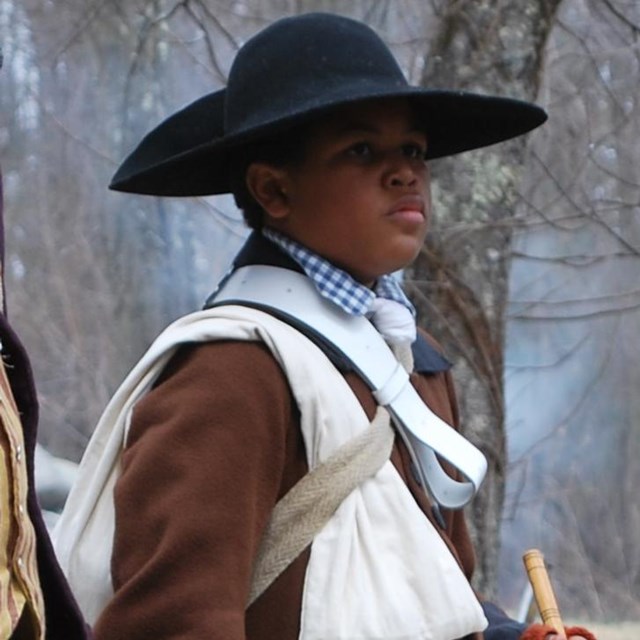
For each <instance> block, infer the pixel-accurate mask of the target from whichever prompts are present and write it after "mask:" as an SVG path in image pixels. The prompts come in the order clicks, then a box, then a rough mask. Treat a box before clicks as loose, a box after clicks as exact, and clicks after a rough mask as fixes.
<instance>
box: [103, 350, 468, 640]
mask: <svg viewBox="0 0 640 640" xmlns="http://www.w3.org/2000/svg"><path fill="white" fill-rule="evenodd" d="M347 381H348V382H349V384H350V386H351V387H352V389H353V391H354V393H355V394H356V396H357V397H358V399H359V400H360V402H361V404H362V405H363V407H364V409H365V411H366V412H367V415H368V416H369V417H370V418H372V417H373V415H374V412H375V401H374V399H373V397H372V395H371V393H370V392H369V391H368V389H367V388H366V386H365V385H364V383H363V382H362V381H361V380H360V379H359V378H357V377H356V376H355V375H353V374H347ZM412 382H413V384H414V386H415V387H416V388H417V390H418V392H419V394H420V395H421V396H422V398H423V399H424V400H425V401H426V402H427V404H428V405H429V406H430V407H431V409H432V410H433V411H435V412H436V413H437V414H438V415H439V416H440V417H441V418H443V419H444V420H445V421H447V422H449V423H450V424H454V425H455V424H457V421H458V415H457V409H456V402H455V398H454V393H453V387H452V382H451V377H450V374H449V373H448V372H442V373H436V374H431V375H418V374H413V375H412ZM392 460H393V463H394V464H395V466H396V467H397V468H398V470H399V472H400V474H401V476H402V477H403V479H404V480H405V482H406V483H407V485H408V486H409V489H410V490H411V492H412V494H413V495H414V496H415V498H416V500H417V501H418V503H419V504H420V506H421V508H422V509H423V511H424V512H425V514H426V515H427V517H429V518H430V519H432V517H431V510H430V506H429V505H428V503H427V500H426V499H425V497H424V494H423V492H422V490H421V488H420V487H419V486H418V485H417V484H416V482H415V480H414V476H413V474H412V473H411V470H410V462H409V457H408V453H407V451H406V449H405V448H404V446H403V444H402V443H401V442H400V440H399V439H397V440H396V445H395V448H394V451H393V455H392ZM306 472H307V464H306V459H305V452H304V446H303V441H302V436H301V432H300V428H299V415H298V410H297V407H296V405H295V403H294V400H293V398H292V396H291V392H290V390H289V387H288V384H287V380H286V378H285V377H284V374H283V373H282V371H281V369H280V367H279V365H278V364H277V363H276V361H275V360H274V359H273V357H272V356H271V354H270V353H269V352H268V350H267V348H266V347H264V345H262V344H260V343H237V342H230V341H226V342H217V343H207V344H201V345H191V346H188V347H185V348H183V349H182V350H181V351H180V352H179V354H178V355H177V356H176V357H174V359H173V361H172V362H171V363H170V365H169V367H168V368H167V370H166V371H165V373H164V374H163V376H162V378H161V380H160V381H159V383H158V384H157V385H156V387H155V388H154V390H152V391H151V392H150V393H149V394H148V395H147V396H146V397H145V398H144V399H143V400H142V401H141V402H140V403H139V405H138V406H137V408H136V409H135V411H134V416H133V421H132V427H131V432H130V437H129V442H128V447H127V449H126V451H125V453H124V456H123V469H122V476H121V478H120V480H119V482H118V485H117V487H116V493H115V500H116V527H117V529H116V537H115V544H114V555H113V562H112V573H113V581H114V588H115V596H114V598H113V599H112V601H111V602H110V604H109V605H108V606H107V608H106V610H105V611H104V612H103V614H102V616H101V617H100V619H99V620H98V622H97V625H96V628H95V635H96V638H97V640H120V639H122V640H131V639H133V638H135V639H136V640H142V639H143V638H145V639H146V638H149V639H151V638H153V639H154V640H157V639H159V638H163V639H169V638H171V639H178V638H180V639H184V640H187V639H188V640H274V639H276V638H277V639H278V640H297V638H298V632H299V618H300V603H301V596H302V585H303V579H304V574H305V568H306V565H307V561H308V550H307V551H305V552H304V553H303V554H302V555H301V556H300V557H298V559H297V560H296V561H295V562H294V563H293V564H292V565H291V566H290V567H289V568H288V569H287V570H286V571H285V572H284V573H283V574H282V575H281V576H280V577H279V578H278V579H277V581H276V582H275V583H274V584H273V585H272V586H271V587H270V588H269V589H268V590H267V591H266V592H265V593H264V594H263V595H262V596H261V597H260V598H259V599H258V600H257V601H256V602H255V603H254V604H253V606H252V607H251V608H250V609H249V610H248V611H246V612H245V602H246V599H247V594H248V590H249V583H250V579H251V568H252V562H253V558H254V556H255V553H256V550H257V548H258V544H259V542H260V537H261V534H262V531H263V530H264V527H265V524H266V523H267V521H268V518H269V515H270V512H271V510H272V508H273V506H274V505H275V503H276V502H277V500H278V499H279V498H281V497H282V496H283V495H284V494H285V493H286V492H287V491H288V490H289V489H290V488H291V487H292V486H293V485H294V484H295V483H296V482H297V481H298V480H299V479H300V478H301V477H302V476H303V475H304V474H305V473H306ZM444 517H445V520H446V524H447V528H446V532H442V535H443V537H444V539H445V540H446V541H447V543H448V544H449V546H450V547H451V549H452V551H453V552H454V554H455V555H456V557H457V558H458V559H459V560H460V563H461V565H462V567H463V569H464V572H465V573H466V575H467V576H471V573H472V572H473V564H474V557H473V550H472V546H471V542H470V539H469V536H468V532H467V528H466V525H465V520H464V515H463V513H462V512H461V511H456V512H445V513H444ZM432 521H433V520H432ZM436 527H437V525H436ZM478 637H480V636H478Z"/></svg>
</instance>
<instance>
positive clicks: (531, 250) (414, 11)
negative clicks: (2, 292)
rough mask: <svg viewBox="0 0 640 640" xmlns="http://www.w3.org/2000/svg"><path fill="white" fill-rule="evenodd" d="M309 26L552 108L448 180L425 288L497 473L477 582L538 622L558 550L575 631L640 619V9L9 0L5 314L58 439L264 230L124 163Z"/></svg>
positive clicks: (75, 443) (487, 0)
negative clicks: (142, 190) (339, 30)
mask: <svg viewBox="0 0 640 640" xmlns="http://www.w3.org/2000/svg"><path fill="white" fill-rule="evenodd" d="M310 10H329V11H334V12H337V13H342V14H345V15H350V16H354V17H357V18H359V19H362V20H363V21H365V22H367V23H368V24H370V25H371V26H373V27H374V28H376V29H377V30H378V31H379V32H380V34H381V35H382V36H383V37H384V39H385V40H386V41H387V42H388V43H389V45H390V46H391V47H392V48H393V50H394V52H395V53H396V55H397V56H398V58H399V59H400V60H401V61H402V64H403V66H404V68H405V70H406V72H407V74H408V75H409V77H410V78H411V80H412V81H413V82H415V83H422V84H424V85H425V86H430V87H456V88H460V89H466V90H473V91H481V92H495V93H500V94H505V95H510V96H513V97H519V98H524V99H532V100H536V101H538V102H539V103H540V104H541V105H543V106H544V107H545V108H546V109H547V110H548V111H549V114H550V120H549V122H548V124H547V125H545V127H543V128H542V129H540V130H538V131H537V132H535V133H533V134H532V135H530V136H528V137H527V138H526V139H522V140H517V141H514V142H511V143H508V144H504V145H500V146H498V147H495V148H490V149H487V150H483V151H479V152H473V153H470V154H467V155H464V156H461V157H459V158H454V159H449V160H442V161H437V162H434V163H433V173H434V180H435V186H434V198H435V209H436V216H435V218H436V219H435V221H434V226H433V231H432V233H431V236H430V238H429V240H428V242H427V244H426V245H425V248H424V251H423V253H422V255H421V256H420V258H419V259H418V260H417V262H416V263H415V265H414V266H413V268H412V269H411V270H409V271H408V272H407V274H406V280H407V288H408V291H409V293H410V295H411V296H412V298H413V300H414V301H415V303H416V304H417V306H418V307H419V310H420V314H421V319H422V320H421V321H422V322H423V324H424V325H425V326H428V327H429V329H430V330H431V331H432V332H433V333H435V334H436V336H437V337H438V338H439V340H440V341H441V342H442V343H443V344H444V345H445V347H446V349H447V352H448V354H449V356H450V358H451V359H452V360H453V361H454V363H455V370H454V371H455V375H456V377H457V382H458V390H459V398H460V402H461V407H462V415H463V419H464V424H465V429H466V432H467V434H468V436H469V437H470V438H472V439H473V440H474V441H476V442H477V443H478V444H479V445H480V446H481V447H482V448H483V450H484V451H485V453H486V454H487V456H488V458H489V460H490V474H489V478H488V480H487V482H486V483H485V486H484V489H483V491H482V494H481V496H480V497H479V499H478V500H477V501H476V503H475V504H474V505H473V507H471V508H470V511H469V516H470V520H471V522H472V524H473V532H474V536H475V537H476V540H477V544H478V549H479V571H478V576H477V578H476V581H477V586H478V587H479V588H480V589H481V590H483V591H485V592H487V593H493V594H495V595H498V596H499V599H500V601H501V602H502V604H503V605H505V606H507V607H510V608H515V607H516V606H517V604H518V598H519V595H520V593H521V592H522V589H523V587H524V584H525V578H524V573H523V570H522V568H521V561H520V555H521V553H522V552H523V551H524V550H525V549H526V548H528V547H530V546H538V547H540V548H542V549H543V550H544V552H545V556H546V557H547V560H548V562H549V563H550V564H551V565H552V572H553V578H554V582H555V584H556V587H557V590H558V597H559V599H560V602H561V604H562V606H563V608H564V609H565V610H566V611H567V613H570V615H573V616H581V617H583V616H588V617H592V618H594V619H602V620H607V619H613V620H621V619H639V618H640V545H639V544H638V538H639V533H640V492H639V491H638V490H637V488H636V487H637V486H638V485H639V484H640V462H639V461H638V456H639V454H640V393H639V392H640V358H639V356H640V340H639V339H638V332H639V329H640V311H639V307H640V286H639V283H640V277H639V276H640V255H639V252H640V171H639V169H640V145H639V144H638V139H639V135H640V117H639V109H640V105H639V100H640V95H639V86H640V68H639V67H640V3H638V2H637V0H564V1H560V0H430V1H427V0H376V1H365V0H353V1H342V2H340V1H337V0H334V1H330V0H325V1H320V0H318V1H312V0H308V1H302V0H299V1H294V0H289V1H286V0H260V1H258V0H245V1H237V2H231V1H228V2H223V1H215V0H126V1H125V0H64V1H63V2H54V0H0V33H1V44H2V48H3V51H4V56H5V65H4V69H3V71H2V74H0V101H1V107H2V108H1V110H0V150H1V157H0V159H1V162H2V170H3V174H4V187H5V201H6V220H5V223H6V227H7V251H6V260H5V272H6V278H7V292H8V293H7V297H8V304H9V312H10V316H11V318H12V320H13V322H14V324H15V326H16V327H17V328H18V330H19V332H20V334H21V336H22V338H23V340H24V342H25V343H26V345H27V348H28V350H29V352H30V354H31V357H32V360H33V365H34V369H35V373H36V381H37V384H38V389H39V393H40V399H41V405H42V406H41V416H42V417H41V426H40V441H41V443H42V444H44V445H45V446H46V447H47V448H48V449H49V450H50V451H52V452H53V453H56V454H57V455H63V456H65V457H68V458H70V459H73V460H78V459H79V458H80V456H81V455H82V452H83V450H84V447H85V446H86V443H87V440H88V438H89V436H90V434H91V431H92V428H93V426H94V425H95V423H96V421H97V418H98V416H99V414H100V412H101V410H102V408H103V407H104V405H105V404H106V402H107V400H108V398H109V396H110V394H111V393H112V392H113V391H114V389H115V387H116V386H117V384H118V383H119V381H120V380H121V379H122V378H123V376H124V375H125V374H126V372H127V371H128V369H129V368H130V367H131V366H132V364H133V363H134V362H135V360H136V359H137V358H138V357H139V356H140V355H141V354H142V352H143V351H144V349H145V348H146V347H147V346H148V345H149V343H150V342H151V340H152V339H153V337H154V336H155V335H156V334H157V333H158V332H159V331H160V330H161V329H162V328H163V327H164V326H165V325H166V324H167V323H168V322H169V321H171V320H172V319H174V318H176V317H177V316H179V315H181V314H182V313H185V312H187V311H190V310H193V309H197V308H198V307H199V306H200V305H201V303H202V301H203V300H204V298H205V297H206V295H207V293H208V292H209V291H210V290H211V289H212V287H213V286H214V284H215V282H216V279H217V278H218V277H219V276H220V275H221V273H222V272H223V271H224V269H225V268H226V266H227V264H228V261H229V259H230V258H231V256H232V254H233V252H234V250H235V249H236V248H237V247H238V246H239V244H240V243H241V241H242V238H243V237H244V235H245V233H246V232H245V229H244V227H243V225H242V223H241V221H240V218H239V215H238V214H237V212H236V211H235V210H234V208H233V206H232V205H231V202H230V201H229V200H228V199H225V198H216V199H189V200H179V199H175V200H170V199H167V200H160V199H155V198H147V197H134V196H124V195H122V194H115V193H111V192H109V191H108V190H107V189H106V185H107V183H108V182H109V179H110V177H111V175H112V174H113V172H114V170H115V168H116V167H117V165H118V163H119V162H120V161H121V160H122V158H123V157H124V155H125V154H126V153H127V152H128V151H129V150H130V149H131V148H132V146H133V145H134V144H135V143H136V142H137V141H138V140H139V139H140V137H141V136H142V135H143V134H144V133H145V132H146V131H148V130H149V129H150V128H151V127H152V126H153V125H155V124H156V123H157V122H158V121H160V120H161V119H162V118H164V117H165V116H166V115H168V114H169V113H171V112H173V111H174V110H175V109H177V108H179V107H181V106H183V105H184V104H186V103H187V102H189V101H191V100H193V99H195V98H197V97H199V96H200V95H202V94H203V93H206V92H209V91H212V90H214V89H215V88H217V87H219V86H220V85H221V84H223V83H224V81H225V76H226V73H227V70H228V68H229V64H230V61H231V59H232V56H233V53H234V52H235V51H236V50H237V48H238V47H239V46H240V45H241V44H242V42H243V41H244V40H246V38H247V37H249V36H250V35H251V34H252V33H254V32H255V31H257V30H258V29H260V28H261V27H263V26H265V25H266V24H268V23H269V22H271V21H272V20H273V19H275V18H277V17H280V16H283V15H290V14H292V13H297V12H303V11H310ZM265 99H268V96H265ZM212 384H215V381H212Z"/></svg>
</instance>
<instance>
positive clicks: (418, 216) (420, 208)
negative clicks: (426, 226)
mask: <svg viewBox="0 0 640 640" xmlns="http://www.w3.org/2000/svg"><path fill="white" fill-rule="evenodd" d="M424 209H425V207H424V200H423V199H422V198H421V197H420V196H403V197H402V198H400V199H399V200H398V201H397V202H396V203H395V204H394V205H393V207H391V210H390V211H389V213H388V215H389V217H391V218H394V219H397V220H403V221H405V222H417V223H422V222H424V219H425V215H424Z"/></svg>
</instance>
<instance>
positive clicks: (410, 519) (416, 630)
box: [53, 306, 486, 640]
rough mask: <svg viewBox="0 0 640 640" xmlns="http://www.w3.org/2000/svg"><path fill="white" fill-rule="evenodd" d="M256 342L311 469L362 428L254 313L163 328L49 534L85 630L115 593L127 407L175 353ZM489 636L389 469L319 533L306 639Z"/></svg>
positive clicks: (334, 384)
mask: <svg viewBox="0 0 640 640" xmlns="http://www.w3.org/2000/svg"><path fill="white" fill-rule="evenodd" d="M219 339H224V340H229V339H232V340H249V341H263V342H264V343H265V344H266V345H267V347H268V348H269V349H270V350H271V352H272V353H273V356H274V357H275V359H276V360H277V361H278V363H279V364H280V365H281V366H282V368H283V370H284V372H285V373H286V375H287V378H288V380H289V384H290V386H291V390H292V393H293V396H294V398H295V401H296V403H297V404H298V406H299V408H300V414H301V416H302V418H301V429H302V433H303V437H304V442H305V446H306V452H307V460H308V464H309V468H310V469H313V468H314V467H315V466H316V465H318V464H319V463H321V462H322V461H323V460H325V459H326V458H327V457H328V456H329V455H330V454H331V453H332V452H333V451H335V449H336V448H337V447H339V446H340V445H342V444H343V443H344V442H346V441H347V440H349V439H351V438H352V437H353V436H355V435H356V434H357V433H359V432H360V431H361V430H362V429H366V428H367V427H368V426H369V421H368V419H367V417H366V415H365V413H364V411H363V410H362V407H361V406H360V404H359V402H358V401H357V399H356V397H355V396H354V394H353V392H352V391H351V389H350V388H349V386H348V385H347V383H346V382H345V380H344V378H343V376H342V375H341V374H340V373H339V372H338V371H337V370H336V369H335V367H334V366H333V365H332V364H331V362H330V361H329V360H328V359H327V357H326V356H325V355H324V354H323V353H322V352H321V351H320V350H319V349H318V348H317V347H316V346H315V345H313V344H312V343H311V342H310V341H309V340H308V339H307V338H305V337H304V336H303V335H302V334H301V333H299V332H298V331H296V330H295V329H293V328H291V327H290V326H289V325H287V324H285V323H283V322H281V321H279V320H277V319H275V318H274V317H272V316H271V315H268V314H266V313H263V312H261V311H257V310H253V309H248V308H246V307H240V306H224V307H218V308H215V309H210V310H206V311H201V312H197V313H194V314H191V315H188V316H185V317H184V318H181V319H180V320H178V321H176V322H175V323H173V324H172V325H170V326H169V327H168V328H167V329H166V330H165V331H164V332H163V333H162V334H161V335H160V336H159V337H158V338H157V339H156V341H155V342H154V343H153V344H152V346H151V347H150V349H149V350H148V351H147V353H146V354H145V355H144V356H143V357H142V359H141V360H140V361H139V362H138V364H137V365H136V366H135V367H134V369H133V370H132V371H131V373H130V374H129V375H128V376H127V378H126V379H125V381H124V382H123V383H122V385H121V386H120V388H119V389H118V390H117V391H116V393H115V394H114V396H113V398H112V399H111V401H110V402H109V404H108V406H107V408H106V409H105V412H104V414H103V415H102V418H101V419H100V421H99V423H98V426H97V427H96V430H95V433H94V435H93V437H92V439H91V441H90V443H89V445H88V447H87V450H86V452H85V455H84V457H83V459H82V462H81V464H80V469H79V474H78V478H77V480H76V483H75V485H74V487H73V488H72V491H71V493H70V495H69V498H68V500H67V503H66V506H65V509H64V511H63V513H62V515H61V517H60V519H59V521H58V523H57V526H56V529H55V531H54V535H53V538H54V545H55V549H56V552H57V554H58V557H59V560H60V563H61V566H62V568H63V570H64V572H65V573H66V575H67V578H68V579H69V582H70V584H71V587H72V589H73V591H74V593H75V595H76V597H77V599H78V602H79V604H80V607H81V609H82V611H83V613H84V615H85V616H86V618H87V620H88V621H89V623H91V624H93V623H94V622H95V620H96V619H97V617H98V615H99V614H100V612H101V611H102V609H103V608H104V606H105V605H106V603H107V602H108V600H109V598H110V597H111V595H112V593H113V587H112V584H111V576H110V559H111V551H112V546H113V531H114V504H113V488H114V485H115V482H116V480H117V477H118V475H119V463H120V455H121V452H122V450H123V448H124V446H125V443H126V437H127V430H128V427H129V423H130V419H131V411H132V407H133V405H134V404H135V403H136V402H137V400H138V399H140V397H141V396H143V395H144V394H145V393H146V392H147V391H148V390H149V389H150V388H151V386H152V385H153V383H154V381H155V380H156V378H157V377H158V375H159V374H160V372H161V371H162V369H163V368H164V366H165V365H166V364H167V362H168V361H169V359H170V358H171V356H172V355H173V354H174V353H175V351H176V349H177V348H178V346H179V345H180V344H182V343H185V342H197V341H211V340H219ZM485 626H486V620H485V618H484V615H483V612H482V608H481V607H480V604H479V603H478V601H477V599H476V597H475V595H474V593H473V591H472V590H471V587H470V586H469V583H468V581H467V579H466V578H465V576H464V575H463V573H462V571H461V570H460V567H459V565H458V563H457V562H456V560H455V559H454V558H453V556H452V555H451V553H450V551H449V550H448V548H447V546H446V545H445V543H444V541H443V540H442V538H441V537H440V535H439V534H438V533H437V532H436V531H435V529H434V528H433V526H432V525H431V523H430V522H429V520H428V519H427V518H426V517H425V516H424V514H423V513H422V512H421V510H420V509H419V507H418V506H417V504H416V502H415V500H414V499H413V497H412V496H411V494H410V492H409V490H408V489H407V487H406V485H405V484H404V482H403V481H402V479H401V478H400V476H399V474H398V473H397V471H396V469H395V468H394V467H393V465H392V463H391V462H390V461H388V462H386V463H385V464H384V465H383V467H382V468H381V470H380V471H379V472H378V473H377V474H376V475H375V476H373V477H372V478H370V479H369V480H366V481H365V482H364V483H363V484H362V485H360V487H359V488H357V489H356V490H355V491H353V493H351V494H350V495H349V496H348V497H347V499H346V500H345V501H344V502H343V503H342V505H341V506H340V507H339V508H338V510H337V512H336V513H335V515H334V516H333V517H332V518H331V520H330V521H329V523H328V524H327V525H326V526H325V527H324V528H323V529H322V530H321V531H320V532H319V533H318V534H317V536H316V538H315V539H314V542H313V544H312V548H311V555H310V560H309V565H308V568H307V573H306V578H305V585H304V594H303V605H302V612H301V629H300V636H299V637H300V638H301V639H303V640H329V639H330V640H374V639H376V640H378V639H380V640H382V639H384V640H429V639H433V640H453V639H455V638H461V637H463V636H465V635H467V634H469V633H471V632H473V631H479V630H482V629H483V628H484V627H485Z"/></svg>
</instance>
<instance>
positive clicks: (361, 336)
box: [212, 265, 487, 509]
mask: <svg viewBox="0 0 640 640" xmlns="http://www.w3.org/2000/svg"><path fill="white" fill-rule="evenodd" d="M212 302H213V304H214V305H218V304H222V303H224V304H246V305H248V306H253V307H256V308H259V309H262V310H273V311H275V312H277V315H278V316H279V317H281V318H283V319H285V320H286V318H287V317H289V318H292V319H293V320H294V321H297V323H302V324H303V325H306V326H307V327H309V328H310V329H311V331H312V332H315V333H316V334H318V335H320V336H322V337H323V338H324V339H325V340H327V341H329V342H330V343H332V344H333V345H335V346H336V347H337V348H338V349H339V350H340V351H341V352H342V353H343V354H344V355H345V356H346V357H347V358H348V359H349V360H350V361H351V363H352V364H353V366H354V368H355V370H356V371H357V372H358V374H359V375H360V376H361V377H362V379H363V380H364V381H365V382H366V383H367V384H368V385H369V387H370V388H371V390H372V392H373V395H374V397H375V398H376V400H377V401H378V403H379V404H380V405H383V406H385V407H386V408H387V409H388V411H389V413H390V414H391V417H392V419H393V421H394V423H395V424H396V426H397V427H398V430H399V433H400V434H401V436H402V438H403V439H404V441H405V443H406V444H407V447H408V449H409V451H410V452H411V455H412V458H413V461H414V463H415V464H416V466H417V468H418V470H419V473H420V475H421V480H422V481H423V486H425V487H426V488H427V490H428V491H429V493H430V494H431V497H432V498H433V499H434V500H435V501H436V502H437V503H438V504H440V505H442V506H444V507H447V508H449V509H459V508H462V507H464V506H465V505H466V504H467V503H468V502H469V501H470V500H471V499H472V498H473V496H474V495H475V493H476V491H477V490H478V488H479V486H480V484H481V482H482V480H483V479H484V476H485V473H486V470H487V461H486V459H485V457H484V455H483V454H482V453H481V452H480V451H479V450H478V449H477V448H476V447H474V446H473V445H472V444H471V443H470V442H469V441H468V440H466V439H465V438H464V437H463V436H461V435H460V434H459V433H458V432H456V431H455V430H454V429H452V428H451V427H450V426H449V425H447V424H446V423H445V422H444V421H443V420H441V419H440V418H439V417H438V416H436V415H435V414H434V413H433V412H432V411H431V410H430V409H429V408H428V407H427V406H426V405H425V404H424V402H423V401H422V400H421V398H420V396H419V395H418V394H417V392H416V391H415V389H414V388H413V386H412V385H411V384H410V383H409V375H408V373H407V372H406V371H405V369H404V368H403V367H402V365H401V364H400V363H399V362H398V361H397V359H396V358H395V356H394V355H393V353H392V351H391V349H390V348H389V347H388V345H387V344H386V342H385V341H384V340H383V338H382V336H380V334H379V333H378V332H377V331H376V329H375V328H374V327H373V325H372V324H371V323H370V322H369V321H368V320H367V319H366V318H364V317H360V316H351V315H349V314H347V313H346V312H344V311H343V310H342V309H340V308H339V307H338V306H336V305H335V304H332V303H331V302H329V301H328V300H326V299H324V298H323V297H322V296H321V295H320V294H319V293H318V292H317V290H316V289H315V287H314V286H313V284H312V283H311V282H310V281H309V279H308V278H307V277H306V276H304V275H302V274H300V273H296V272H295V271H291V270H290V269H283V268H280V267H271V266H264V265H252V266H248V267H242V268H240V269H237V270H236V271H235V272H234V273H233V274H232V275H231V276H230V277H229V278H228V279H227V281H226V282H224V283H223V286H222V287H221V289H220V290H219V291H218V292H217V293H216V294H215V296H214V298H213V301H212ZM294 325H295V322H294ZM436 454H437V455H439V456H441V457H442V458H444V459H445V460H447V461H448V462H449V463H450V464H452V465H453V466H454V467H455V468H456V469H458V470H459V471H460V472H461V473H462V474H463V475H464V476H465V478H466V479H467V480H465V481H463V482H458V481H457V480H454V479H453V478H451V477H450V476H449V475H448V474H447V473H446V472H445V470H444V469H443V468H442V465H441V464H440V461H439V460H438V458H437V457H436Z"/></svg>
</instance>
